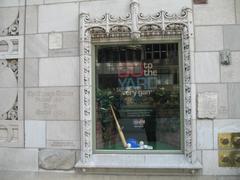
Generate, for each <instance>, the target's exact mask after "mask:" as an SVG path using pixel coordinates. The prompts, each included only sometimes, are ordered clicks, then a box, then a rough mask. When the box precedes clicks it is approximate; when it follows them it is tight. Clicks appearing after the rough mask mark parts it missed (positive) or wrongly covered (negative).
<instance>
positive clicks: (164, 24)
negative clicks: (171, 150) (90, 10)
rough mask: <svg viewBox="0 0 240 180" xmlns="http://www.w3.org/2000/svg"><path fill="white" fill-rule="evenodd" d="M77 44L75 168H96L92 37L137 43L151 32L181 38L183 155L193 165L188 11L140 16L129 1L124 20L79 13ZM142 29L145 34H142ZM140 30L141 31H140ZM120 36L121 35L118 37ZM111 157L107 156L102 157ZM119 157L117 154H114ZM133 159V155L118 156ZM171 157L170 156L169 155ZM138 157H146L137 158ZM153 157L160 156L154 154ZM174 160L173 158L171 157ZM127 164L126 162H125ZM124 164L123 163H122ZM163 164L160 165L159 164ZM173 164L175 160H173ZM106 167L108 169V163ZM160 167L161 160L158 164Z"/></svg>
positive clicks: (134, 0) (134, 3)
mask: <svg viewBox="0 0 240 180" xmlns="http://www.w3.org/2000/svg"><path fill="white" fill-rule="evenodd" d="M79 25H80V27H79V33H80V34H79V38H80V39H79V41H80V102H82V105H83V106H80V132H81V153H80V161H79V162H78V164H77V165H76V167H84V166H85V167H87V166H88V165H92V166H99V165H100V164H99V163H97V162H96V158H97V157H99V156H100V155H99V154H98V155H97V154H94V153H93V149H92V139H93V134H92V127H93V124H92V123H93V122H94V121H93V118H92V117H93V108H92V105H91V102H92V98H93V96H92V92H91V91H92V73H91V71H92V52H91V41H92V38H96V37H97V38H100V39H101V38H109V39H111V38H115V37H119V36H121V35H126V36H128V38H131V39H132V40H138V39H139V38H140V37H144V36H145V35H148V34H149V33H150V32H149V31H148V30H149V29H151V30H152V31H151V33H152V34H151V35H153V36H159V35H169V34H178V35H182V48H183V49H182V54H183V87H184V89H183V92H184V97H183V99H184V156H183V157H185V159H186V161H188V162H189V163H190V164H193V163H195V161H196V158H195V157H196V156H195V154H194V153H195V147H194V146H195V143H194V142H193V133H195V132H193V123H192V107H193V105H192V86H191V83H192V81H191V74H192V73H191V62H194V59H193V58H194V56H193V52H194V32H193V18H192V10H191V9H189V8H184V9H183V10H182V11H181V13H180V15H177V14H169V13H168V12H166V11H163V10H162V11H160V12H158V13H157V14H155V15H153V16H144V15H143V14H142V13H139V3H138V1H137V0H132V1H131V3H130V14H128V15H127V16H126V17H118V18H116V17H113V16H112V15H110V14H108V13H107V14H105V15H104V16H102V17H101V18H96V19H91V18H90V16H89V14H87V13H81V14H80V23H79ZM115 27H117V28H119V29H120V30H121V32H120V33H119V34H117V33H115V32H114V28H115ZM144 29H145V30H146V31H144ZM141 30H142V31H141ZM121 33H122V34H121ZM102 156H106V157H108V156H111V155H102ZM114 156H119V157H120V155H114ZM121 156H125V157H126V158H125V160H127V157H135V155H129V154H126V155H121ZM170 156H171V155H170ZM138 157H139V158H143V157H147V155H144V154H142V155H138ZM157 157H163V156H162V155H160V154H159V155H158V156H157ZM172 157H173V158H174V157H175V156H174V155H172ZM127 162H128V161H126V163H127ZM126 163H125V164H126ZM163 163H164V162H163ZM176 163H177V161H176ZM108 167H112V166H111V163H110V164H109V166H108ZM158 167H159V168H161V167H165V166H161V161H160V162H159V164H158Z"/></svg>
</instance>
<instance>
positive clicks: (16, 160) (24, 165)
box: [0, 148, 38, 178]
mask: <svg viewBox="0 0 240 180" xmlns="http://www.w3.org/2000/svg"><path fill="white" fill-rule="evenodd" d="M0 159H1V161H0V170H2V171H4V170H6V171H11V170H15V171H37V170H38V150H37V149H20V148H0ZM15 178H16V177H15Z"/></svg>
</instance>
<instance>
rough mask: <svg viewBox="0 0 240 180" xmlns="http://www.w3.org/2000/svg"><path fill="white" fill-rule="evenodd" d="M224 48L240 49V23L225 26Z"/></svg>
mask: <svg viewBox="0 0 240 180" xmlns="http://www.w3.org/2000/svg"><path fill="white" fill-rule="evenodd" d="M223 30H224V48H225V49H230V50H237V51H240V41H239V39H240V25H229V26H224V29H223Z"/></svg>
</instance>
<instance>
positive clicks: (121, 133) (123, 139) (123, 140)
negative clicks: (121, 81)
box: [110, 105, 128, 148]
mask: <svg viewBox="0 0 240 180" xmlns="http://www.w3.org/2000/svg"><path fill="white" fill-rule="evenodd" d="M110 107H111V111H112V114H113V118H114V120H115V123H116V126H117V130H118V134H119V136H120V139H121V141H122V144H123V146H124V147H125V148H127V147H128V145H127V142H126V139H125V136H124V134H123V131H122V129H121V127H120V125H119V123H118V120H117V117H116V114H115V112H114V110H113V107H112V105H110Z"/></svg>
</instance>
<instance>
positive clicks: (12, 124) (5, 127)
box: [0, 120, 24, 147]
mask: <svg viewBox="0 0 240 180" xmlns="http://www.w3.org/2000/svg"><path fill="white" fill-rule="evenodd" d="M23 134H24V128H23V121H19V120H11V121H7V120H2V121H0V146H1V147H24V139H23Z"/></svg>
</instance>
